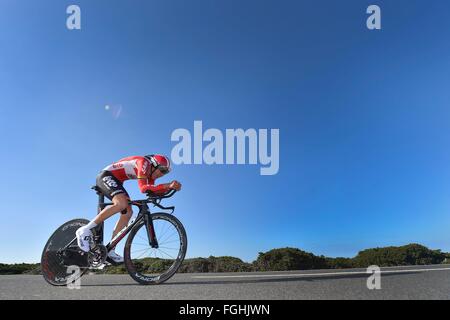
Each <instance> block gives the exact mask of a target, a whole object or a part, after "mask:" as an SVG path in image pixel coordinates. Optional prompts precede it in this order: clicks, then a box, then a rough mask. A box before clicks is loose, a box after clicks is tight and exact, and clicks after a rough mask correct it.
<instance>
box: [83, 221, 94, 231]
mask: <svg viewBox="0 0 450 320" xmlns="http://www.w3.org/2000/svg"><path fill="white" fill-rule="evenodd" d="M96 226H97V224H96V223H95V222H94V220H92V221H91V222H89V223H88V224H87V225H85V226H84V228H86V229H87V230H91V229H93V228H95V227H96Z"/></svg>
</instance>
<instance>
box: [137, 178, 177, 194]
mask: <svg viewBox="0 0 450 320" xmlns="http://www.w3.org/2000/svg"><path fill="white" fill-rule="evenodd" d="M169 185H170V184H169V183H163V184H158V185H155V184H154V183H153V181H151V180H150V179H139V180H138V186H139V190H141V192H142V193H146V192H149V191H150V192H153V193H156V194H162V193H166V192H168V191H169V190H170V188H169Z"/></svg>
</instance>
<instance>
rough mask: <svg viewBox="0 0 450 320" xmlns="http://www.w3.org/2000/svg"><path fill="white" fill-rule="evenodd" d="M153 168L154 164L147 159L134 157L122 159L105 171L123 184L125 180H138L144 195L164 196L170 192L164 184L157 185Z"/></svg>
mask: <svg viewBox="0 0 450 320" xmlns="http://www.w3.org/2000/svg"><path fill="white" fill-rule="evenodd" d="M151 166H152V164H151V162H150V161H149V160H147V158H145V157H141V156H132V157H126V158H123V159H120V160H119V161H117V162H114V163H113V164H110V165H109V166H107V167H105V168H104V169H103V170H106V171H109V172H111V173H112V174H113V175H114V177H116V178H117V180H119V181H120V182H121V183H123V182H124V181H125V180H134V179H138V186H139V190H141V192H142V193H146V192H148V191H151V192H153V193H156V194H163V193H166V192H168V191H169V187H168V186H166V185H164V184H160V185H155V180H154V179H152V178H151V177H150V175H151V173H152V172H153V170H151Z"/></svg>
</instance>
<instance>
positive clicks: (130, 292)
mask: <svg viewBox="0 0 450 320" xmlns="http://www.w3.org/2000/svg"><path fill="white" fill-rule="evenodd" d="M369 276H370V274H367V273H366V270H365V269H350V270H314V271H289V272H253V273H198V274H192V273H190V274H176V275H175V276H174V277H173V278H172V279H170V280H169V281H167V282H166V283H164V284H161V285H156V286H142V285H139V284H137V283H135V282H134V281H133V280H132V279H131V278H130V277H129V276H128V275H87V276H84V277H83V278H82V279H81V288H80V289H68V288H67V287H53V286H50V285H48V284H47V283H46V282H45V281H44V279H43V278H42V277H41V276H32V275H15V276H0V299H3V300H4V299H64V300H65V299H89V300H93V299H108V300H111V299H151V300H158V299H196V300H197V299H199V300H212V299H225V300H227V299H238V300H248V299H262V300H264V299H275V300H280V299H283V300H292V299H295V300H298V299H450V265H438V266H414V267H401V268H398V267H395V268H382V269H381V277H380V284H381V289H379V290H377V289H374V290H369V289H368V288H367V280H368V277H369ZM372 283H373V282H372Z"/></svg>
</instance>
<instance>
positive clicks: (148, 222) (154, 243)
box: [144, 214, 158, 249]
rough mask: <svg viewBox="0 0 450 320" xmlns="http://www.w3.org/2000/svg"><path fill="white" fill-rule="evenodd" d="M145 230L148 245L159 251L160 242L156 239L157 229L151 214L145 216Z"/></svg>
mask: <svg viewBox="0 0 450 320" xmlns="http://www.w3.org/2000/svg"><path fill="white" fill-rule="evenodd" d="M144 223H145V229H146V230H147V236H148V243H149V244H150V246H151V247H152V248H154V249H158V240H157V239H156V234H155V228H154V227H153V219H152V217H151V216H150V214H146V215H144Z"/></svg>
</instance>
